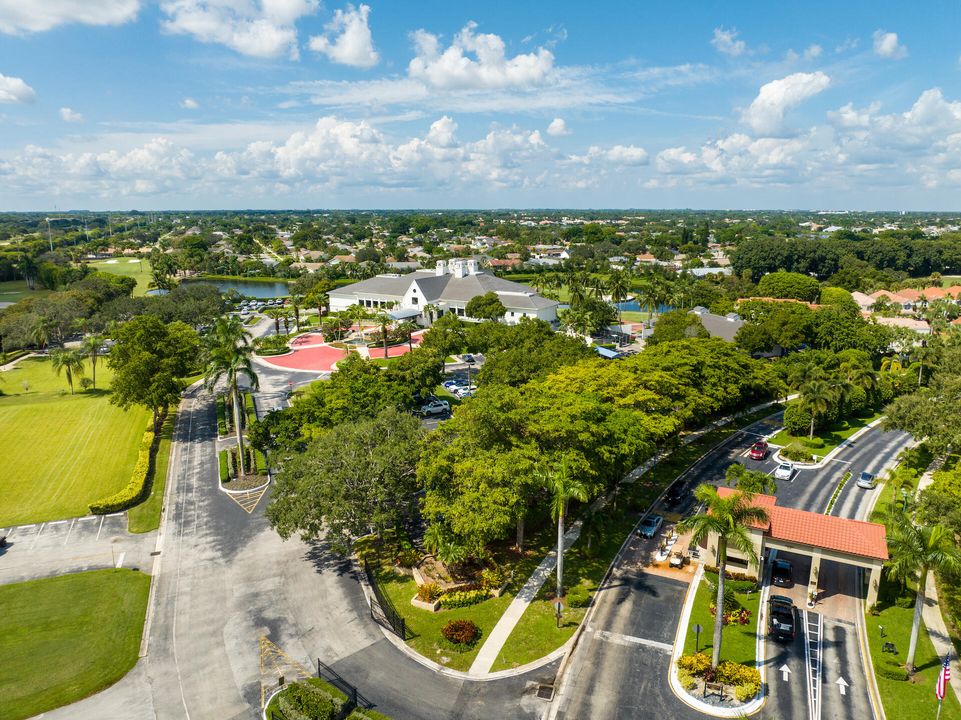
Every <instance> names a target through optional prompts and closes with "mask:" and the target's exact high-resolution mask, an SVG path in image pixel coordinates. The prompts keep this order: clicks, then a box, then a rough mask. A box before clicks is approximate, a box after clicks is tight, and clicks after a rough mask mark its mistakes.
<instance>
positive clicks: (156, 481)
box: [127, 410, 177, 533]
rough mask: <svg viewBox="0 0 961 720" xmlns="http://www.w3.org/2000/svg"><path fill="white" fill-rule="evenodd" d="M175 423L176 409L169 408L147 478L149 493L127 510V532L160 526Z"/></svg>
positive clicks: (149, 529)
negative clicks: (150, 471)
mask: <svg viewBox="0 0 961 720" xmlns="http://www.w3.org/2000/svg"><path fill="white" fill-rule="evenodd" d="M176 424H177V411H176V410H171V411H170V412H169V413H168V414H167V419H166V420H165V421H164V424H163V427H162V428H161V429H160V438H159V442H158V444H157V453H156V455H155V456H154V461H153V472H152V475H151V476H150V477H149V478H148V479H147V483H148V487H149V488H150V495H148V496H147V499H146V500H144V501H143V502H142V503H140V504H139V505H136V506H134V507H132V508H130V510H128V511H127V530H128V531H129V532H132V533H145V532H150V531H151V530H156V529H157V528H158V527H160V515H161V512H162V511H163V501H164V492H165V490H166V487H167V470H168V469H169V468H168V466H169V464H170V450H171V448H172V447H173V434H174V428H175V427H176Z"/></svg>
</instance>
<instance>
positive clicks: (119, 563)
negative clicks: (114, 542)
mask: <svg viewBox="0 0 961 720" xmlns="http://www.w3.org/2000/svg"><path fill="white" fill-rule="evenodd" d="M126 555H127V553H125V552H122V553H120V555H119V557H117V567H118V568H121V567H123V559H124V557H126Z"/></svg>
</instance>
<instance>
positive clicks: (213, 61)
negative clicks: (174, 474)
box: [0, 0, 961, 210]
mask: <svg viewBox="0 0 961 720" xmlns="http://www.w3.org/2000/svg"><path fill="white" fill-rule="evenodd" d="M959 8H961V6H959V5H958V3H956V2H951V3H949V2H922V3H895V2H844V3H838V2H836V1H835V2H810V1H809V2H804V3H770V2H764V3H760V2H757V3H756V2H738V3H730V2H727V3H724V2H689V3H653V2H644V3H641V2H636V1H635V2H603V3H584V2H577V3H571V2H552V3H534V2H517V1H516V0H514V1H513V2H484V3H451V2H417V3H409V2H400V1H399V0H391V1H390V2H382V1H378V0H370V2H369V3H356V4H348V3H342V2H331V1H330V0H325V1H324V2H320V1H319V0H155V1H148V0H98V2H91V1H90V0H36V2H29V3H28V2H24V1H23V0H0V209H2V210H28V209H47V208H52V207H53V206H57V207H58V208H61V209H79V208H89V209H127V208H138V209H165V208H171V209H178V208H184V209H189V208H288V207H289V208H308V207H309V208H323V207H355V208H391V207H399V208H404V207H431V208H433V207H436V208H450V207H454V208H456V207H641V208H652V207H668V208H683V207H692V208H749V209H750V208H838V209H841V208H850V209H920V210H925V209H931V210H937V209H946V210H959V209H961V202H959V197H961V194H959V190H961V82H959V81H961V33H959V32H958V29H959V28H961V9H959Z"/></svg>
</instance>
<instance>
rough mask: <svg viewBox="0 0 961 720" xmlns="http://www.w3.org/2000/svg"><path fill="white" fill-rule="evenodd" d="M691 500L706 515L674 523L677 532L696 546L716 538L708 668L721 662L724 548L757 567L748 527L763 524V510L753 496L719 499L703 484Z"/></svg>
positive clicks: (725, 551) (725, 553) (725, 550)
mask: <svg viewBox="0 0 961 720" xmlns="http://www.w3.org/2000/svg"><path fill="white" fill-rule="evenodd" d="M694 497H695V498H697V500H698V501H699V502H700V503H702V504H703V505H704V506H705V507H706V508H707V510H706V512H703V513H700V514H698V515H692V516H690V517H688V518H685V519H684V520H682V521H681V522H679V523H678V524H677V530H678V532H681V533H686V532H690V533H691V542H692V543H694V544H700V543H701V542H702V541H704V540H705V539H707V538H708V537H709V536H712V535H716V536H717V600H716V605H715V608H716V609H715V612H714V647H713V654H712V656H711V666H712V667H717V665H718V663H719V662H720V661H721V631H722V630H723V628H724V573H725V571H726V568H727V548H728V546H729V545H733V546H734V547H735V548H737V549H738V550H739V551H740V552H742V553H743V554H744V555H745V557H747V559H748V561H749V562H750V563H751V564H753V565H757V563H758V557H757V552H756V551H755V549H754V543H753V542H752V540H751V536H750V533H748V526H750V525H753V524H755V523H764V522H767V519H768V517H767V511H766V510H764V508H762V507H759V506H757V505H754V504H753V502H752V500H753V495H751V494H750V493H745V492H741V491H737V490H735V491H734V492H732V493H731V494H729V495H727V496H725V497H721V496H720V495H719V494H718V492H717V490H716V489H715V488H714V486H713V485H708V484H706V483H705V484H703V485H700V486H699V487H698V488H697V490H695V491H694Z"/></svg>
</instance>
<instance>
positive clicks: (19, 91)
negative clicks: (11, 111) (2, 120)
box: [0, 74, 37, 103]
mask: <svg viewBox="0 0 961 720" xmlns="http://www.w3.org/2000/svg"><path fill="white" fill-rule="evenodd" d="M36 97H37V93H35V92H34V90H33V88H32V87H30V86H29V85H27V83H25V82H24V81H23V80H21V79H20V78H18V77H8V76H7V75H3V74H0V103H29V102H33V101H34V98H36Z"/></svg>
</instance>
